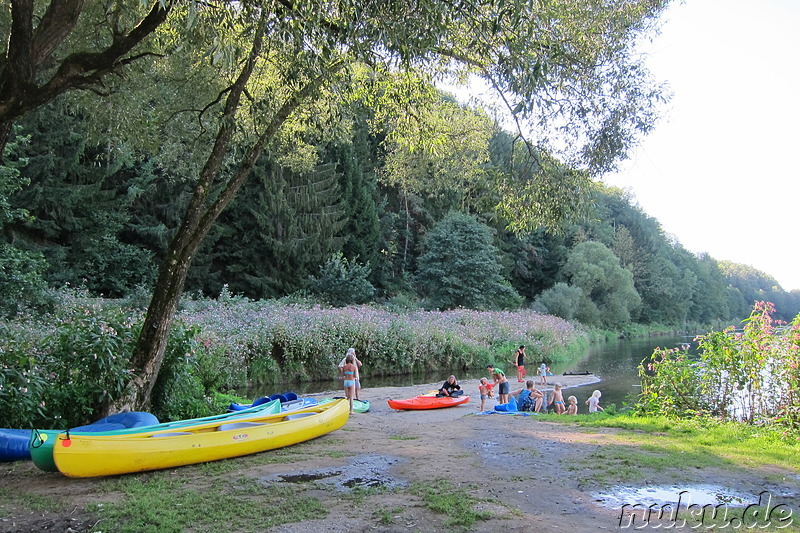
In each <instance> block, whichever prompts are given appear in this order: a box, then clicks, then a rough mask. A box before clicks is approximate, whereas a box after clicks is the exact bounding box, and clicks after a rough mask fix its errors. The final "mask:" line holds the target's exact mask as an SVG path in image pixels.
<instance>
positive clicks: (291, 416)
mask: <svg viewBox="0 0 800 533" xmlns="http://www.w3.org/2000/svg"><path fill="white" fill-rule="evenodd" d="M315 414H317V413H295V414H293V415H286V420H297V419H298V418H305V417H307V416H313V415H315Z"/></svg>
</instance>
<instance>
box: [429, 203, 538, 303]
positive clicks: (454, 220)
mask: <svg viewBox="0 0 800 533" xmlns="http://www.w3.org/2000/svg"><path fill="white" fill-rule="evenodd" d="M424 247H425V252H424V253H423V254H422V255H421V256H420V257H419V259H418V260H417V275H416V281H417V283H418V285H419V287H420V290H421V293H422V294H423V295H424V296H425V297H426V298H427V299H428V301H429V305H430V307H432V308H436V309H444V310H446V309H457V308H467V309H479V310H486V309H517V308H519V306H520V305H521V304H522V297H521V296H520V295H519V294H518V293H517V292H516V291H515V290H514V288H513V287H511V284H510V283H509V282H508V281H507V280H506V279H504V278H503V275H502V269H503V267H502V265H501V264H500V260H499V257H500V252H499V250H498V249H497V248H496V247H495V246H494V245H493V244H492V234H491V230H490V229H489V228H488V227H487V226H485V225H483V224H481V223H480V222H478V221H477V220H476V219H475V218H474V217H471V216H469V215H465V214H462V213H450V214H449V215H447V216H446V217H444V218H443V219H442V220H441V221H440V222H439V223H438V224H436V225H435V226H434V227H433V228H432V229H431V230H430V232H428V234H427V236H426V237H425V240H424Z"/></svg>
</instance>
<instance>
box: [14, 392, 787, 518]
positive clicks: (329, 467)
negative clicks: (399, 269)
mask: <svg viewBox="0 0 800 533" xmlns="http://www.w3.org/2000/svg"><path fill="white" fill-rule="evenodd" d="M558 379H559V381H562V382H564V384H565V386H567V387H568V386H570V385H578V384H585V383H588V382H591V381H592V380H595V378H594V376H574V377H573V376H570V377H561V376H559V377H558ZM437 385H438V384H432V385H429V386H425V385H423V386H415V387H384V388H378V389H369V388H367V389H365V390H364V391H362V399H367V400H369V401H370V402H371V404H372V409H371V411H370V412H369V413H365V414H355V415H353V416H352V417H351V418H350V420H349V421H348V422H347V425H346V426H345V427H344V428H342V429H341V430H338V431H336V432H334V433H332V434H330V435H326V436H324V437H321V438H319V439H316V440H314V441H311V442H309V443H305V444H302V445H298V446H302V447H303V452H304V453H302V454H300V455H298V457H297V459H296V460H289V461H284V462H277V463H269V464H260V463H255V464H254V463H253V462H252V461H248V460H247V459H246V458H242V459H234V460H231V461H239V462H240V463H236V468H235V470H234V471H233V472H231V471H230V470H226V471H225V472H224V473H221V474H219V475H223V476H229V477H230V478H231V479H234V478H240V477H242V476H245V477H248V478H252V479H254V480H256V481H257V482H258V483H261V484H270V485H275V486H280V485H283V484H291V485H294V486H296V484H298V483H303V484H304V487H306V488H307V492H306V494H307V495H311V496H313V497H315V498H318V499H319V500H321V501H322V503H323V505H324V506H325V508H327V509H328V510H329V512H328V513H327V515H326V516H325V517H324V518H320V519H317V520H308V521H304V522H299V523H297V522H296V523H287V524H283V525H280V526H275V527H272V528H264V529H258V528H257V529H256V530H257V531H270V532H275V533H277V532H282V533H306V532H308V533H311V532H314V533H317V532H401V531H403V532H405V531H420V532H439V531H463V530H469V531H477V532H487V533H488V532H492V533H496V532H504V533H513V532H535V531H568V532H583V531H586V532H590V531H606V530H614V529H620V526H621V525H622V526H625V525H626V524H628V523H629V521H630V519H631V513H630V512H627V513H623V512H622V508H623V507H622V506H623V505H624V503H628V504H630V505H633V504H635V503H640V502H637V501H626V500H625V499H624V498H623V499H615V498H613V497H612V496H610V495H609V494H610V493H613V492H614V489H615V487H616V486H617V485H618V484H619V483H620V482H622V483H623V484H625V485H627V486H628V487H631V488H634V489H635V488H648V487H649V488H658V487H662V486H665V487H668V489H667V490H668V491H673V492H674V493H675V497H676V498H677V497H678V493H679V492H680V491H681V490H683V489H684V488H691V487H695V486H702V487H709V486H711V487H715V488H714V489H712V491H713V490H716V491H718V492H721V493H725V494H727V493H731V494H733V493H735V494H740V495H742V494H743V495H745V496H748V495H749V496H752V497H753V498H754V499H757V498H758V495H759V494H760V493H762V491H765V490H766V491H769V492H770V494H773V495H774V496H773V497H774V498H775V502H776V503H783V504H784V505H785V506H788V507H790V508H793V509H794V513H796V514H798V513H800V506H798V502H800V476H798V475H797V474H796V473H791V472H786V471H784V470H783V469H782V468H781V467H780V465H775V466H774V467H769V468H763V469H760V470H743V469H737V468H715V469H698V468H694V467H692V465H690V464H676V465H674V467H668V468H666V469H664V468H660V469H657V470H655V469H650V468H647V467H642V468H639V467H638V466H637V465H628V464H624V461H625V460H624V459H621V460H620V459H619V458H614V457H609V456H608V455H607V454H606V455H604V450H608V449H610V448H612V447H614V446H625V445H628V444H630V443H629V442H628V441H626V438H625V433H624V432H622V431H619V430H615V429H608V428H599V429H597V428H592V429H587V428H581V427H579V426H576V425H572V424H561V423H552V422H545V421H542V420H541V419H540V417H537V416H514V415H503V414H491V415H479V414H477V412H478V409H477V407H478V400H477V394H475V392H476V391H477V381H464V382H462V385H463V386H464V388H465V390H466V391H467V392H468V393H470V395H471V397H472V399H471V400H470V401H469V402H468V403H467V404H464V405H462V406H458V407H453V408H448V409H439V410H432V411H394V410H392V409H390V408H389V407H388V405H387V402H386V400H387V399H389V398H395V399H400V398H408V397H412V396H414V395H417V394H421V393H426V392H428V391H429V390H431V389H432V388H436V386H437ZM512 385H516V383H514V384H512ZM512 388H513V387H512ZM542 388H550V387H542ZM598 388H599V389H602V383H600V384H598ZM565 392H566V394H565V395H564V396H565V397H566V396H568V395H569V391H568V389H567V390H566V391H565ZM331 395H332V394H327V396H331ZM315 396H320V397H323V396H326V395H324V394H323V395H315ZM583 401H585V398H579V405H580V406H581V412H582V413H583V412H585V411H586V406H585V405H584V404H583ZM495 404H496V402H495V401H490V402H489V405H490V406H493V405H495ZM608 445H612V446H611V447H609V446H608ZM264 453H265V454H270V453H275V452H264ZM259 455H262V454H259ZM615 461H621V462H620V464H619V468H625V469H627V470H626V471H627V472H633V474H632V475H631V478H632V479H631V480H630V481H629V482H625V481H624V480H620V479H615V475H614V472H613V470H614V468H617V466H615V465H616V463H615ZM598 462H606V463H607V464H606V467H607V468H606V469H605V470H604V471H603V472H604V473H603V474H602V475H598V472H597V471H596V470H595V469H594V468H593V465H596V464H597V463H598ZM239 465H241V466H239ZM609 469H610V470H609ZM201 472H202V471H200V470H198V469H197V468H195V467H185V468H183V469H176V470H174V471H173V472H172V474H173V475H174V476H201V475H206V476H207V475H212V474H208V473H205V474H203V473H201ZM200 481H201V480H199V479H198V480H197V482H198V483H200ZM205 481H206V480H203V482H205ZM99 483H101V481H100V480H91V479H90V480H72V479H68V478H65V477H62V476H61V475H59V474H52V473H44V472H39V471H38V470H36V468H35V467H34V466H33V465H32V464H30V463H29V462H27V463H14V464H10V465H9V464H3V465H0V491H2V490H3V489H6V490H7V491H10V492H7V494H8V493H12V492H13V493H15V494H16V493H25V494H27V495H28V496H26V497H25V498H23V499H22V500H15V501H17V502H18V501H24V502H26V503H25V504H24V505H21V504H15V503H4V502H2V501H0V532H17V531H20V532H22V531H25V532H27V531H71V532H80V531H88V530H89V529H90V528H91V527H92V526H93V525H94V524H96V523H97V521H98V519H97V517H96V516H95V515H93V514H92V513H91V512H88V511H86V507H87V505H89V504H91V503H93V502H96V501H98V498H100V499H102V498H101V497H100V496H98V495H97V494H98V493H97V487H98V485H99ZM446 483H449V484H450V485H452V486H454V487H455V490H457V491H459V493H461V494H464V495H465V496H466V497H469V498H470V499H472V500H473V501H474V504H473V507H472V508H473V509H475V510H478V511H484V512H486V513H487V515H485V516H486V519H482V520H478V521H477V522H475V524H474V525H473V526H469V527H467V528H464V527H462V526H452V525H450V523H449V522H448V520H450V519H451V518H452V517H448V516H447V515H446V514H443V513H441V512H437V511H433V510H431V509H430V508H429V507H427V506H426V505H425V498H424V497H423V496H421V495H419V491H418V490H414V488H415V487H417V488H418V487H419V486H441V487H445V486H447V485H446ZM353 490H359V491H360V494H361V495H360V497H359V498H357V499H356V498H353V497H352V495H351V494H350V493H351V492H352V491H353ZM724 496H725V495H724V494H722V495H721V496H720V497H724ZM34 497H36V498H38V497H41V498H42V499H43V501H50V500H48V498H54V497H55V498H57V501H58V502H59V504H58V509H56V510H53V509H52V505H51V506H50V507H48V506H47V505H44V506H41V507H37V508H35V509H33V508H32V507H36V506H32V505H31V504H30V501H31V500H32V499H33V498H34ZM628 498H631V497H630V496H629V497H628ZM684 502H685V500H684ZM627 509H630V507H628V508H627ZM640 515H641V516H644V515H643V513H639V514H637V515H636V516H635V517H634V520H635V523H634V524H633V525H634V526H636V525H639V526H642V525H648V526H649V527H650V528H652V529H664V528H667V527H666V526H671V527H669V528H668V529H681V530H686V531H689V530H698V524H696V523H692V522H687V523H686V524H685V525H683V527H677V526H680V525H682V524H681V523H680V522H677V521H676V522H673V521H670V520H669V516H668V515H664V516H665V517H664V518H662V520H661V521H658V520H655V519H654V516H655V515H653V516H651V518H650V519H649V522H647V524H645V523H644V522H643V521H642V520H641V518H640ZM621 516H622V519H621ZM798 520H800V518H799V519H798ZM655 526H660V527H659V528H656V527H655ZM700 529H701V530H702V529H703V528H702V527H700ZM728 529H730V528H728ZM790 530H793V529H791V528H790Z"/></svg>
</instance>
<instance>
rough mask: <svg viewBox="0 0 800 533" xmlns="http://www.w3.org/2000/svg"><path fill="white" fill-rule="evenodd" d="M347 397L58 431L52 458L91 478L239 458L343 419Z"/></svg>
mask: <svg viewBox="0 0 800 533" xmlns="http://www.w3.org/2000/svg"><path fill="white" fill-rule="evenodd" d="M349 416H350V407H349V405H348V402H347V400H336V401H333V402H330V403H326V404H322V405H315V406H312V407H307V408H305V409H299V410H297V411H292V412H287V413H280V414H273V415H263V416H260V417H248V418H247V420H245V421H242V420H236V421H227V422H225V421H224V420H223V421H214V422H209V423H207V424H200V425H194V426H191V427H185V428H178V429H179V430H177V431H176V430H175V429H163V430H160V431H152V432H145V433H137V434H132V435H93V434H91V433H83V434H75V435H70V434H69V433H67V432H64V433H59V435H58V437H57V441H56V443H55V448H54V449H53V458H54V460H55V463H56V466H57V467H58V469H59V471H61V473H62V474H64V475H67V476H70V477H96V476H112V475H117V474H128V473H131V472H143V471H146V470H158V469H161V468H173V467H176V466H183V465H189V464H196V463H203V462H207V461H216V460H219V459H227V458H229V457H239V456H241V455H248V454H251V453H258V452H263V451H265V450H273V449H275V448H282V447H284V446H290V445H292V444H297V443H298V442H304V441H307V440H310V439H313V438H316V437H319V436H322V435H325V434H327V433H330V432H331V431H335V430H337V429H339V428H341V427H342V426H344V424H345V423H346V422H347V419H348V417H349Z"/></svg>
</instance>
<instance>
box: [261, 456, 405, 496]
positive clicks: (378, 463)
mask: <svg viewBox="0 0 800 533" xmlns="http://www.w3.org/2000/svg"><path fill="white" fill-rule="evenodd" d="M403 461H404V460H403V459H400V458H398V457H391V456H388V455H377V454H371V455H360V456H358V457H354V458H353V459H352V460H351V461H350V464H348V465H347V466H345V467H338V468H321V469H317V470H307V471H304V472H292V473H291V474H288V473H287V474H276V475H273V476H269V477H263V478H261V481H262V482H264V483H309V482H318V483H321V484H324V485H331V486H333V487H334V488H336V489H338V490H345V491H346V490H353V489H356V488H394V487H405V486H406V485H407V483H406V482H405V481H402V480H399V479H397V478H395V477H393V476H390V475H389V469H390V468H391V467H393V466H394V465H396V464H399V463H401V462H403Z"/></svg>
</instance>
